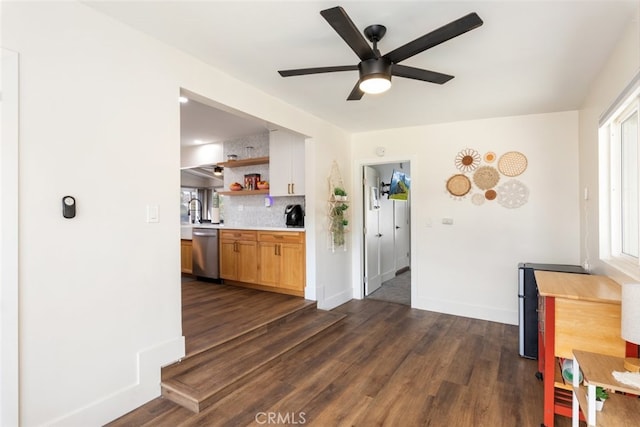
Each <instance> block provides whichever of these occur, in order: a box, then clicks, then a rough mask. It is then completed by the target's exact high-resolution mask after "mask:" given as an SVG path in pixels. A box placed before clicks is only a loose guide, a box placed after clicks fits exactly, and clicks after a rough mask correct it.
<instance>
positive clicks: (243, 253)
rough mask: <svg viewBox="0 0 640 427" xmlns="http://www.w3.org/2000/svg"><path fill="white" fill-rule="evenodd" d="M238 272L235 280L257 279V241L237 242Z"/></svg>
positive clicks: (254, 280)
mask: <svg viewBox="0 0 640 427" xmlns="http://www.w3.org/2000/svg"><path fill="white" fill-rule="evenodd" d="M236 248H237V250H238V252H237V255H238V261H237V262H238V273H237V280H238V281H240V282H246V283H256V282H257V281H258V249H257V248H258V243H257V242H255V241H243V240H240V241H238V242H237V245H236Z"/></svg>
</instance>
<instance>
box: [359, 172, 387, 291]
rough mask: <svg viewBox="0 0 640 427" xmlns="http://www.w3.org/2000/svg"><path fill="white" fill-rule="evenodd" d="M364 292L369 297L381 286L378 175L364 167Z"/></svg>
mask: <svg viewBox="0 0 640 427" xmlns="http://www.w3.org/2000/svg"><path fill="white" fill-rule="evenodd" d="M363 175H364V176H363V178H364V179H363V183H364V188H363V191H364V193H363V194H364V198H363V200H364V207H363V208H364V271H365V276H364V291H365V295H370V294H371V293H372V292H373V291H375V290H376V289H378V288H379V287H380V286H381V285H382V274H381V271H380V270H381V269H380V247H381V241H382V239H381V237H382V234H380V201H379V197H380V195H379V194H378V190H379V185H378V183H379V182H380V175H379V174H378V172H377V171H376V170H375V169H374V168H372V167H370V166H365V167H364V174H363Z"/></svg>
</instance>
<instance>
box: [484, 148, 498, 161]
mask: <svg viewBox="0 0 640 427" xmlns="http://www.w3.org/2000/svg"><path fill="white" fill-rule="evenodd" d="M484 161H485V162H486V163H493V162H495V161H496V153H494V152H493V151H487V152H486V153H484Z"/></svg>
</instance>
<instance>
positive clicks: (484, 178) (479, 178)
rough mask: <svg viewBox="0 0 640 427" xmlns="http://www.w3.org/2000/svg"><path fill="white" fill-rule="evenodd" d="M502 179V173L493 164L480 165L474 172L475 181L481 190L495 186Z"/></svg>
mask: <svg viewBox="0 0 640 427" xmlns="http://www.w3.org/2000/svg"><path fill="white" fill-rule="evenodd" d="M498 181H500V174H499V173H498V171H497V170H496V168H494V167H493V166H480V167H479V168H478V169H476V171H475V172H474V173H473V183H474V184H475V185H476V186H477V187H478V188H479V189H481V190H488V189H489V188H493V187H495V186H496V184H497V183H498Z"/></svg>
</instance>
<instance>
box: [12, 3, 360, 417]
mask: <svg viewBox="0 0 640 427" xmlns="http://www.w3.org/2000/svg"><path fill="white" fill-rule="evenodd" d="M2 8H3V10H2V12H3V13H2V43H3V47H7V48H9V49H12V50H14V51H16V52H18V53H19V54H20V57H21V70H20V112H21V118H20V148H19V149H20V158H19V165H18V166H19V174H20V191H19V199H20V204H19V215H20V230H19V248H20V249H19V250H20V252H19V263H20V267H19V286H20V292H21V295H20V306H19V321H20V414H21V417H22V420H21V421H22V423H23V425H25V426H33V425H42V424H47V425H56V424H57V425H64V426H74V425H82V426H86V425H100V424H104V423H105V422H107V421H109V420H111V419H113V418H115V417H117V416H119V415H122V414H123V413H124V412H127V411H128V410H130V409H133V408H134V407H136V406H138V405H140V404H141V403H143V402H144V401H146V400H149V399H151V398H153V397H155V396H157V395H158V394H159V380H160V377H159V374H160V366H161V365H163V364H167V363H169V362H171V361H173V360H175V359H177V358H179V357H181V355H182V354H183V352H184V344H183V340H182V336H181V335H182V331H181V318H180V310H181V309H180V260H179V258H180V254H179V239H180V223H179V221H180V219H179V218H180V216H179V198H178V195H179V187H180V174H179V170H180V149H179V143H180V142H179V141H180V123H179V117H180V115H179V108H180V107H179V103H178V102H177V98H178V95H179V93H180V89H181V88H185V89H187V90H190V91H192V92H194V93H198V94H200V95H202V96H205V97H207V98H210V99H212V100H214V101H216V102H219V103H221V104H224V105H229V106H230V107H231V108H234V109H237V110H240V111H245V112H247V113H249V114H251V115H253V116H255V117H260V118H262V119H264V120H265V121H268V122H270V123H276V124H280V125H282V126H284V127H287V128H289V129H292V130H295V131H297V132H300V133H302V134H306V135H311V136H313V138H314V143H315V144H314V145H315V146H316V147H317V146H321V148H316V147H314V148H313V152H312V153H311V154H313V155H314V157H313V158H312V159H313V160H314V161H315V163H314V165H313V168H310V171H308V173H310V174H311V175H310V176H308V178H309V182H310V183H311V184H310V185H309V187H310V190H309V191H308V192H307V206H308V208H310V209H311V210H315V211H316V212H315V214H316V215H315V220H316V221H317V222H318V224H317V225H316V224H309V226H308V227H307V234H308V245H309V246H310V249H309V248H308V253H309V254H313V256H314V259H313V261H314V262H315V264H317V271H318V273H317V276H316V275H313V274H314V272H313V271H312V272H311V274H312V275H311V276H310V277H309V278H308V282H309V283H308V286H313V287H314V289H313V291H314V292H315V286H318V287H319V288H321V289H322V293H321V294H319V295H318V297H319V298H320V297H322V298H323V299H322V300H321V301H319V303H320V304H321V305H325V306H330V305H333V304H338V303H341V302H344V301H345V300H346V299H348V298H350V296H351V285H350V283H348V280H347V279H346V278H347V277H348V276H349V268H350V263H349V259H348V256H347V254H344V253H341V254H332V253H329V252H328V251H327V250H326V247H323V243H324V241H323V240H322V239H319V238H316V235H315V234H314V232H315V231H316V230H317V232H318V233H321V231H322V224H323V221H322V219H323V216H322V213H323V210H324V208H325V207H326V203H325V202H326V192H324V191H323V190H324V187H325V186H326V180H325V178H326V175H327V174H328V171H329V167H330V160H332V159H333V158H347V155H348V153H345V148H344V147H348V141H349V140H348V135H346V134H345V133H344V132H342V131H340V130H339V129H337V128H334V127H332V126H330V125H327V124H326V123H324V122H322V121H320V120H318V119H316V118H314V117H313V116H310V115H308V114H305V113H304V112H302V111H299V110H296V109H293V108H292V107H290V106H288V105H286V104H284V103H282V102H280V101H279V100H277V99H275V98H272V97H269V96H267V95H266V94H264V93H263V92H261V91H258V90H255V89H254V88H251V87H249V86H247V85H245V84H242V83H241V82H238V81H236V80H234V79H233V78H231V77H229V76H227V75H225V74H222V73H220V72H219V71H217V70H216V69H214V68H212V67H210V66H208V65H205V64H204V63H202V62H200V61H197V60H195V59H194V58H192V57H190V56H188V55H186V54H184V53H181V52H179V51H177V50H175V49H172V48H169V47H168V46H166V45H164V44H162V43H159V42H157V41H155V40H153V39H151V38H149V37H148V36H146V35H143V34H141V33H138V32H136V31H133V30H131V29H130V28H129V27H126V26H124V25H122V24H119V23H117V22H116V21H113V20H112V19H111V18H108V17H106V16H104V15H101V14H99V13H98V12H95V11H94V10H93V9H91V8H88V7H86V6H84V5H82V4H79V3H76V2H39V3H32V2H3V5H2ZM347 149H348V148H347ZM345 154H347V155H345ZM343 167H344V169H343V171H344V172H345V173H346V175H347V176H350V169H349V166H348V165H343ZM67 194H70V195H73V196H75V197H76V199H77V205H78V215H77V217H76V218H75V219H70V220H69V219H64V218H62V215H61V198H62V196H64V195H67ZM147 205H155V206H158V207H159V212H160V222H159V223H151V224H149V223H146V222H145V212H146V206H147ZM307 220H310V218H309V216H308V217H307ZM3 286H4V283H3Z"/></svg>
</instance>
